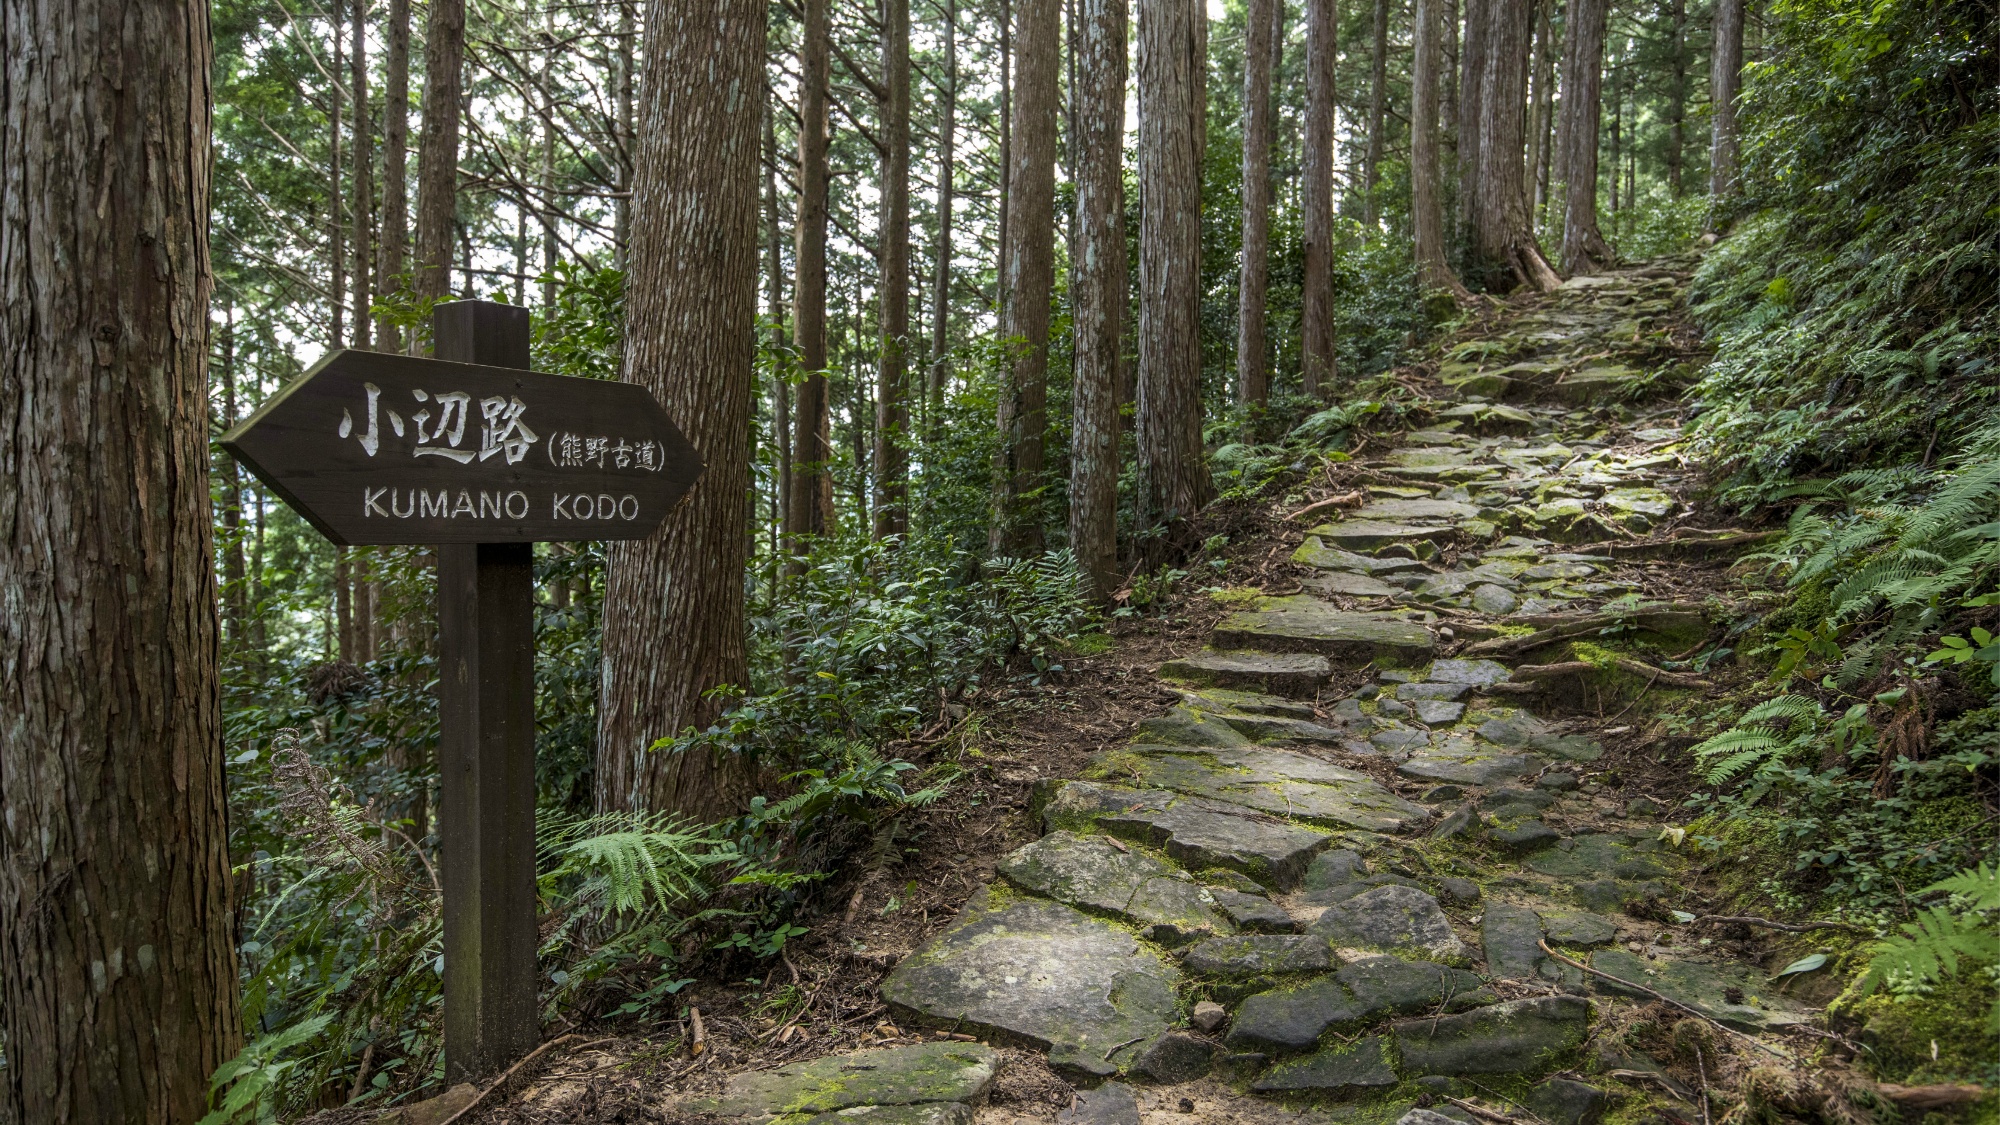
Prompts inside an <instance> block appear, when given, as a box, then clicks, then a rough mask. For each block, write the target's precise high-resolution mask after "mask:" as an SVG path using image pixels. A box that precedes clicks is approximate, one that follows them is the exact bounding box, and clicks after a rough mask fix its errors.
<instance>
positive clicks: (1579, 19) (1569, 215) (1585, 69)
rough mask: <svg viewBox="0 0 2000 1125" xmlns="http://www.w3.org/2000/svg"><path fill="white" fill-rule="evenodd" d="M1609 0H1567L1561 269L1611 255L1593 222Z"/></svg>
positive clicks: (1595, 265)
mask: <svg viewBox="0 0 2000 1125" xmlns="http://www.w3.org/2000/svg"><path fill="white" fill-rule="evenodd" d="M1608 7H1609V4H1608V0H1569V12H1568V17H1567V19H1566V20H1565V26H1564V27H1563V76H1562V124H1561V126H1560V128H1558V129H1557V130H1556V144H1557V152H1556V179H1557V180H1558V181H1560V182H1561V183H1562V184H1563V244H1562V268H1563V272H1564V273H1569V274H1579V273H1594V272H1596V271H1597V270H1600V269H1603V268H1604V267H1605V266H1607V265H1609V264H1611V262H1612V261H1614V260H1615V259H1616V255H1614V254H1613V253H1612V252H1611V247H1610V246H1609V245H1607V244H1606V243H1605V241H1604V235H1603V233H1602V232H1600V231H1599V230H1598V228H1597V121H1598V117H1599V116H1600V114H1601V113H1602V97H1603V83H1604V22H1605V16H1606V10H1607V8H1608Z"/></svg>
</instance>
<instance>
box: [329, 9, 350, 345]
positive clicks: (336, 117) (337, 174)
mask: <svg viewBox="0 0 2000 1125" xmlns="http://www.w3.org/2000/svg"><path fill="white" fill-rule="evenodd" d="M346 30H347V29H346V28H345V27H344V26H342V22H341V21H340V20H338V19H336V20H334V21H333V65H332V66H331V67H330V68H328V79H329V81H328V82H327V90H326V104H327V113H326V126H327V131H326V176H327V184H326V187H327V190H326V227H327V259H328V261H329V263H330V265H331V273H332V277H331V279H330V280H331V282H332V283H331V284H330V285H328V286H327V290H326V298H327V313H328V316H327V337H326V342H327V346H328V347H334V348H339V347H345V346H346V345H347V227H346V226H345V225H344V224H343V222H342V218H343V217H342V215H341V213H340V212H341V206H340V204H341V198H342V193H343V191H344V190H345V187H344V185H343V184H342V182H341V160H340V157H341V149H342V142H343V141H344V140H345V138H343V137H342V136H341V133H340V129H341V122H340V118H341V102H342V100H343V99H344V97H345V95H344V93H343V91H342V90H341V86H340V84H341V82H342V81H343V80H345V78H346V75H345V74H343V73H342V72H343V71H344V70H345V69H346V66H345V60H346V58H347V52H346V49H345V45H344V44H345V34H344V33H345V32H346Z"/></svg>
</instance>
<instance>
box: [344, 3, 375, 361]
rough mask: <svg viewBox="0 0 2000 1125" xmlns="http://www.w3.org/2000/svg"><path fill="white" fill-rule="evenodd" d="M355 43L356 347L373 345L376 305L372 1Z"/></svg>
mask: <svg viewBox="0 0 2000 1125" xmlns="http://www.w3.org/2000/svg"><path fill="white" fill-rule="evenodd" d="M352 36H353V41H352V43H351V44H350V45H349V48H348V53H347V62H348V73H349V75H350V80H351V81H352V82H353V84H354V206H353V212H354V346H355V347H357V348H366V347H368V346H369V343H370V341H369V335H370V333H369V331H368V327H369V315H368V310H369V308H370V307H371V306H372V305H373V304H374V303H375V299H374V287H373V284H372V280H373V279H372V278H371V277H370V275H369V269H368V266H369V243H370V242H371V241H372V235H373V233H374V229H375V175H374V172H375V140H374V136H373V126H372V123H371V121H370V118H369V113H368V0H354V22H353V24H352Z"/></svg>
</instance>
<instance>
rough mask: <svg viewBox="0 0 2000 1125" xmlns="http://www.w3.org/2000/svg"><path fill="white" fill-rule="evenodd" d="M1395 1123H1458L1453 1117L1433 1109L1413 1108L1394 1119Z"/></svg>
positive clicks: (1435, 1124)
mask: <svg viewBox="0 0 2000 1125" xmlns="http://www.w3.org/2000/svg"><path fill="white" fill-rule="evenodd" d="M1396 1125H1459V1121H1458V1119H1457V1118H1455V1117H1446V1116H1445V1115H1444V1114H1442V1113H1439V1112H1437V1111H1436V1110H1434V1109H1413V1110H1411V1111H1410V1112H1408V1113H1406V1114H1404V1115H1403V1116H1401V1117H1398V1118H1397V1119H1396Z"/></svg>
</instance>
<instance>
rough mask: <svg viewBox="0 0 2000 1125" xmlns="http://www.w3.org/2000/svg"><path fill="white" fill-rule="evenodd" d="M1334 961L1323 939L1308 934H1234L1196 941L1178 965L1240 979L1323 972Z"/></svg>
mask: <svg viewBox="0 0 2000 1125" xmlns="http://www.w3.org/2000/svg"><path fill="white" fill-rule="evenodd" d="M1335 964H1336V962H1335V961H1334V958H1333V947H1332V946H1331V945H1329V944H1327V940H1326V939H1325V938H1323V937H1318V936H1315V935H1312V934H1238V935H1237V936H1235V937H1226V938H1209V939H1208V940H1206V941H1200V942H1196V943H1195V944H1194V945H1191V946H1189V947H1188V949H1187V952H1185V953H1183V954H1182V955H1181V967H1182V968H1184V969H1186V970H1187V971H1188V972H1191V973H1199V974H1201V975H1202V976H1211V977H1225V978H1244V977H1258V976H1282V975H1286V974H1291V973H1311V972H1326V971H1329V970H1331V969H1332V968H1333V967H1334V965H1335Z"/></svg>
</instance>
